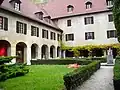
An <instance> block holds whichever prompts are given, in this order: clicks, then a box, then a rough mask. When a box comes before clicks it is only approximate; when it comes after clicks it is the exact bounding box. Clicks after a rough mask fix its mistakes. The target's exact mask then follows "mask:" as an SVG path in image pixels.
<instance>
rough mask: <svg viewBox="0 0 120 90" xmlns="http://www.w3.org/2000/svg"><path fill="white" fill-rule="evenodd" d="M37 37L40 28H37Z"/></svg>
mask: <svg viewBox="0 0 120 90" xmlns="http://www.w3.org/2000/svg"><path fill="white" fill-rule="evenodd" d="M37 37H39V28H37Z"/></svg>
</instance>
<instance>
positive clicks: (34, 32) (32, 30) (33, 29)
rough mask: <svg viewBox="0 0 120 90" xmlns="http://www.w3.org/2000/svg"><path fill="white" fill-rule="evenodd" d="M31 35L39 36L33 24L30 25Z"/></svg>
mask: <svg viewBox="0 0 120 90" xmlns="http://www.w3.org/2000/svg"><path fill="white" fill-rule="evenodd" d="M31 36H37V37H39V28H38V27H35V26H31Z"/></svg>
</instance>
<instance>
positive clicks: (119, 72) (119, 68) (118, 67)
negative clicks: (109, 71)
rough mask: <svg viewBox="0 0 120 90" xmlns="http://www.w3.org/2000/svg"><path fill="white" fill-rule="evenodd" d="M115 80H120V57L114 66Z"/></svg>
mask: <svg viewBox="0 0 120 90" xmlns="http://www.w3.org/2000/svg"><path fill="white" fill-rule="evenodd" d="M114 80H120V56H117V57H116V61H115V66H114Z"/></svg>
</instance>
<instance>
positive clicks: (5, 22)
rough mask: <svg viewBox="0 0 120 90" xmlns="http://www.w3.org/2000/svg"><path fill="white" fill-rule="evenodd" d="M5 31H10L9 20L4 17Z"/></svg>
mask: <svg viewBox="0 0 120 90" xmlns="http://www.w3.org/2000/svg"><path fill="white" fill-rule="evenodd" d="M4 30H5V31H7V30H8V18H6V17H4Z"/></svg>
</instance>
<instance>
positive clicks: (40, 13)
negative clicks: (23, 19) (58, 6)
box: [35, 12, 43, 20]
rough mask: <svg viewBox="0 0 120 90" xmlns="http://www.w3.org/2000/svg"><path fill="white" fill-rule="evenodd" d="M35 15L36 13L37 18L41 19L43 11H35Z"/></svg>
mask: <svg viewBox="0 0 120 90" xmlns="http://www.w3.org/2000/svg"><path fill="white" fill-rule="evenodd" d="M35 15H36V16H37V18H39V19H40V20H43V12H36V13H35Z"/></svg>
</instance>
